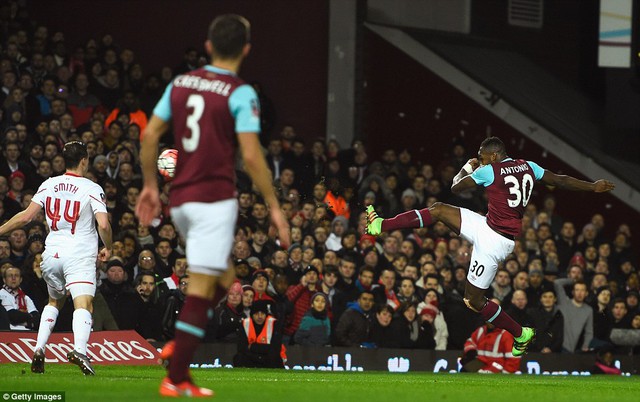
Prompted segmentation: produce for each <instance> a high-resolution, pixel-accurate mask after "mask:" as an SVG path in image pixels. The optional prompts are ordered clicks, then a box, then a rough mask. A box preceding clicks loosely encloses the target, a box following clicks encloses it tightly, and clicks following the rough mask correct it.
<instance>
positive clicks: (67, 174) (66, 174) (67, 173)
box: [65, 172, 82, 177]
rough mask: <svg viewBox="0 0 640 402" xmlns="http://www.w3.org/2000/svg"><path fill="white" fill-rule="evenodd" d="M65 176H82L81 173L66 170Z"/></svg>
mask: <svg viewBox="0 0 640 402" xmlns="http://www.w3.org/2000/svg"><path fill="white" fill-rule="evenodd" d="M65 176H73V177H82V176H80V175H79V174H75V173H72V172H65Z"/></svg>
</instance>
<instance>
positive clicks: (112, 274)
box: [98, 258, 143, 329]
mask: <svg viewBox="0 0 640 402" xmlns="http://www.w3.org/2000/svg"><path fill="white" fill-rule="evenodd" d="M106 274H107V276H106V278H105V279H104V280H103V281H102V284H101V285H100V286H99V287H98V291H99V292H100V293H101V294H102V296H104V299H105V300H106V301H107V305H108V306H109V310H110V311H111V314H113V318H115V320H116V322H117V323H118V328H120V329H135V328H136V326H137V325H138V321H139V319H140V316H141V314H142V307H143V306H142V300H141V299H140V297H139V296H138V295H137V294H136V292H135V289H134V288H133V286H131V284H130V283H129V282H127V276H126V273H125V271H124V267H123V264H122V262H121V261H120V260H119V259H117V258H113V259H112V260H111V261H109V263H108V264H107V268H106Z"/></svg>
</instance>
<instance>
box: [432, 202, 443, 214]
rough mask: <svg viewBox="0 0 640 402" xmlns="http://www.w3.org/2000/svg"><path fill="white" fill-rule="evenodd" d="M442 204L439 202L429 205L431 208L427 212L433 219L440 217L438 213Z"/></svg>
mask: <svg viewBox="0 0 640 402" xmlns="http://www.w3.org/2000/svg"><path fill="white" fill-rule="evenodd" d="M443 206H444V204H443V203H442V202H440V201H438V202H434V203H433V204H431V206H430V207H429V212H430V213H431V216H432V217H434V218H438V217H439V216H440V213H441V212H442V209H443Z"/></svg>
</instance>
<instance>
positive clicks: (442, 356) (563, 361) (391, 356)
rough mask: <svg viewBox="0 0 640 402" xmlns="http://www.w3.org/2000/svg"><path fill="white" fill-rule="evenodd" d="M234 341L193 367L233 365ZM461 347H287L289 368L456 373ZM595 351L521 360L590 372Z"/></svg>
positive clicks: (627, 364)
mask: <svg viewBox="0 0 640 402" xmlns="http://www.w3.org/2000/svg"><path fill="white" fill-rule="evenodd" d="M235 353H236V345H235V344H220V343H211V344H204V345H201V346H200V348H199V349H198V352H197V353H196V356H195V357H194V361H193V365H192V367H201V368H219V367H227V368H230V367H233V356H234V355H235ZM461 355H462V351H433V350H408V349H365V348H357V347H355V348H344V347H318V348H311V347H302V346H297V345H292V346H289V347H287V358H288V360H287V363H286V368H287V369H290V370H311V371H389V372H414V371H428V372H434V373H457V372H459V371H460V369H461V365H460V362H459V360H460V357H461ZM594 363H595V354H593V353H589V354H574V355H571V354H542V353H531V354H527V355H525V357H523V358H522V360H521V363H520V371H521V373H523V374H540V375H591V368H592V367H593V366H594ZM615 364H616V366H617V367H618V368H620V369H621V370H622V372H623V373H624V374H625V375H631V374H637V373H638V369H640V356H615Z"/></svg>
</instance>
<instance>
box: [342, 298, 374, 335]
mask: <svg viewBox="0 0 640 402" xmlns="http://www.w3.org/2000/svg"><path fill="white" fill-rule="evenodd" d="M373 306H374V299H373V293H371V292H368V291H366V290H365V291H364V292H362V293H360V297H358V301H357V302H351V303H349V304H348V305H347V310H346V311H345V312H344V313H343V314H342V316H341V317H340V320H339V321H338V325H337V328H336V344H335V345H336V346H358V345H360V344H362V343H363V342H366V341H367V338H368V334H369V331H370V329H371V324H372V322H373V318H372V314H371V312H372V309H373Z"/></svg>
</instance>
